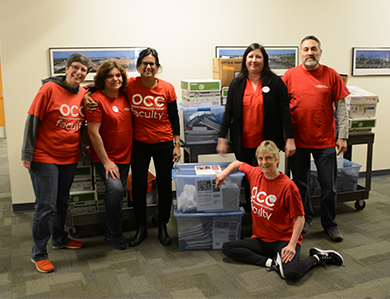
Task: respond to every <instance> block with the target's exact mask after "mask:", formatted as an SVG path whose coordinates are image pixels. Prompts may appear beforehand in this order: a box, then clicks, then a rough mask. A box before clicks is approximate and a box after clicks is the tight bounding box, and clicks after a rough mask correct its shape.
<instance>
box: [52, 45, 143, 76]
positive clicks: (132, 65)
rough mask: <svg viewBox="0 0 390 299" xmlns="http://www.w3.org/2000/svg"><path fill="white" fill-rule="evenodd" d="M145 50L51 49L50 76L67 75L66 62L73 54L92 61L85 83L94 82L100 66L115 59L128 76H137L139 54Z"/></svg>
mask: <svg viewBox="0 0 390 299" xmlns="http://www.w3.org/2000/svg"><path fill="white" fill-rule="evenodd" d="M143 49H145V48H143V47H126V48H119V47H108V48H99V47H98V48H96V47H89V48H86V47H85V48H50V49H49V63H50V76H57V75H65V66H66V60H67V59H68V58H69V56H70V55H72V54H73V53H76V52H77V53H82V54H84V55H85V56H87V57H88V58H89V59H91V61H92V63H93V68H92V70H91V72H89V73H88V75H87V77H86V79H85V81H93V78H94V76H95V74H96V71H97V69H98V68H99V67H100V65H101V64H102V63H103V62H105V61H107V60H111V59H114V60H116V61H118V62H119V64H121V65H122V66H123V67H124V68H126V69H127V76H128V77H132V76H136V75H137V74H138V73H137V65H136V64H137V59H138V55H139V53H140V52H141V51H142V50H143Z"/></svg>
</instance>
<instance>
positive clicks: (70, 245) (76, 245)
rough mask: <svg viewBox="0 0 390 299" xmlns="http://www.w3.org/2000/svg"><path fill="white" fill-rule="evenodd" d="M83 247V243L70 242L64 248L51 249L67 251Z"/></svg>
mask: <svg viewBox="0 0 390 299" xmlns="http://www.w3.org/2000/svg"><path fill="white" fill-rule="evenodd" d="M83 246H84V243H83V242H80V241H76V240H70V242H69V243H68V244H66V245H64V246H61V247H53V249H62V248H68V249H80V248H81V247H83Z"/></svg>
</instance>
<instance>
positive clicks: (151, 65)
mask: <svg viewBox="0 0 390 299" xmlns="http://www.w3.org/2000/svg"><path fill="white" fill-rule="evenodd" d="M142 64H143V65H144V66H148V64H149V65H150V67H153V66H155V65H156V63H154V62H147V61H142Z"/></svg>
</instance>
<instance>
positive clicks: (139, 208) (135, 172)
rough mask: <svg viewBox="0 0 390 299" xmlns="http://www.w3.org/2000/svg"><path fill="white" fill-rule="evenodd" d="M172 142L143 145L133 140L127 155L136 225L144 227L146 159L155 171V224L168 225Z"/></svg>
mask: <svg viewBox="0 0 390 299" xmlns="http://www.w3.org/2000/svg"><path fill="white" fill-rule="evenodd" d="M172 152H173V144H172V141H169V142H160V143H144V142H139V141H136V140H134V142H133V152H132V155H131V173H132V180H133V206H134V214H135V218H136V221H137V223H146V216H147V214H146V193H147V188H148V186H147V184H148V182H147V180H148V169H149V164H150V159H151V158H153V162H154V167H155V169H156V182H157V192H158V193H157V194H158V207H159V220H160V221H163V222H166V223H167V222H168V221H169V218H170V215H171V207H172V166H173V162H172V159H173V156H172Z"/></svg>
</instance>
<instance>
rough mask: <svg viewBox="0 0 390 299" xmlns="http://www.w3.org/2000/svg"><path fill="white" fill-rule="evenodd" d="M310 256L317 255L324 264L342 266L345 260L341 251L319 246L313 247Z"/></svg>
mask: <svg viewBox="0 0 390 299" xmlns="http://www.w3.org/2000/svg"><path fill="white" fill-rule="evenodd" d="M309 252H310V256H317V258H318V259H319V262H320V263H321V264H323V265H337V266H341V265H342V264H343V262H344V259H343V257H342V256H341V254H340V253H338V252H337V251H334V250H322V249H319V248H315V247H313V248H311V249H310V251H309Z"/></svg>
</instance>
